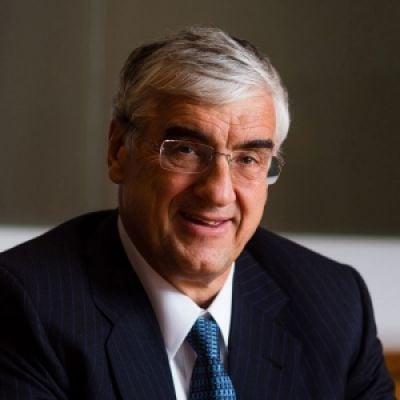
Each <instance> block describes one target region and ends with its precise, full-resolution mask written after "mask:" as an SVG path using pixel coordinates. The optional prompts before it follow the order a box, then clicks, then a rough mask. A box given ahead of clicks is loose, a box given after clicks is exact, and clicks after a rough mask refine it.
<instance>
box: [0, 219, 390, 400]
mask: <svg viewBox="0 0 400 400" xmlns="http://www.w3.org/2000/svg"><path fill="white" fill-rule="evenodd" d="M232 312H233V314H232V326H231V334H230V335H231V336H230V345H229V371H230V375H231V377H232V381H233V383H234V386H235V388H236V391H237V397H238V399H242V400H251V399H268V400H275V399H284V400H288V399H318V400H330V399H393V398H394V396H393V394H392V393H393V392H392V390H393V388H392V383H391V380H390V379H389V378H388V375H387V372H386V369H385V367H384V363H383V359H382V350H381V346H380V343H379V342H378V340H377V339H376V331H375V324H374V320H373V314H372V309H371V303H370V299H369V296H368V293H367V289H366V288H365V286H364V283H363V282H362V280H361V278H360V277H359V275H358V274H357V272H355V271H354V270H353V269H351V268H350V267H346V266H343V265H340V264H337V263H335V262H333V261H330V260H328V259H326V258H324V257H322V256H319V255H317V254H315V253H313V252H311V251H309V250H306V249H304V248H302V247H300V246H298V245H296V244H294V243H292V242H290V241H288V240H286V239H283V238H280V237H278V236H276V235H273V234H271V233H269V232H267V231H265V230H261V229H260V230H258V231H257V233H256V234H255V235H254V237H253V238H252V240H251V241H250V242H249V243H248V245H247V246H246V249H245V251H243V253H242V254H241V256H240V257H239V259H238V260H237V263H236V272H235V277H234V288H233V310H232ZM176 318H179V315H177V316H176ZM0 321H1V327H0V399H1V400H16V399H21V400H30V399H47V400H49V399H72V400H78V399H93V400H103V399H104V400H106V399H107V400H108V399H124V400H128V399H146V400H169V399H174V398H175V394H174V387H173V383H172V378H171V373H170V370H169V366H168V360H167V355H166V352H165V349H164V345H163V339H162V336H161V333H160V329H159V326H158V323H157V320H156V318H155V315H154V313H153V311H152V308H151V305H150V303H149V300H148V298H147V296H146V294H145V292H144V290H143V288H142V286H141V284H140V282H139V280H138V278H137V277H136V275H135V274H134V272H133V271H132V268H131V266H130V265H129V262H128V260H127V258H126V255H125V254H124V251H123V249H122V246H121V243H120V240H119V237H118V233H117V228H116V213H115V212H101V213H93V214H89V215H85V216H82V217H79V218H77V219H75V220H72V221H70V222H67V223H65V224H63V225H61V226H59V227H57V228H55V229H54V230H52V231H50V232H49V233H46V234H45V235H43V236H42V237H40V238H38V239H34V240H32V241H30V242H28V243H26V244H23V245H21V246H18V247H17V248H15V249H12V250H9V251H7V252H5V253H3V254H2V255H0Z"/></svg>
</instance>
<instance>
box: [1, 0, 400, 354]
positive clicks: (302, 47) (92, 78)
mask: <svg viewBox="0 0 400 400" xmlns="http://www.w3.org/2000/svg"><path fill="white" fill-rule="evenodd" d="M399 21H400V2H399V1H398V0H383V1H382V0H379V1H378V0H368V1H347V0H346V1H345V0H336V1H335V2H328V1H320V0H318V1H317V0H309V1H306V2H299V1H295V0H279V1H268V0H246V1H245V2H244V1H240V0H229V1H228V0H218V1H216V0H202V1H201V2H199V1H191V0H172V1H162V0H146V1H123V0H112V1H111V0H79V1H68V2H66V1H58V0H35V1H33V0H32V1H30V0H25V1H18V0H17V1H15V0H2V1H1V2H0V85H1V86H0V87H1V90H0V117H1V141H0V188H1V194H0V228H1V229H2V230H1V231H0V235H1V236H0V238H2V239H0V246H1V240H3V245H2V246H3V248H5V247H8V246H9V245H12V244H13V243H14V242H16V241H19V240H22V238H25V237H28V236H30V235H32V234H36V233H38V232H40V231H42V230H43V229H47V228H48V227H51V226H53V225H55V224H57V223H60V222H61V221H63V220H65V219H67V218H70V217H73V216H75V215H78V214H80V213H83V212H86V211H92V210H96V209H101V208H105V207H115V205H116V198H115V188H114V187H113V186H112V185H111V184H110V183H109V182H108V179H107V174H106V163H105V150H106V143H107V141H106V140H107V127H108V121H109V118H110V109H111V107H110V105H111V99H112V96H113V93H114V91H115V88H116V83H117V79H118V73H119V70H120V68H121V65H122V63H123V61H124V60H125V59H126V57H127V55H128V54H129V52H130V51H131V50H132V49H133V48H134V47H136V46H137V45H139V44H142V43H143V42H145V41H149V40H153V39H156V38H158V37H160V36H162V35H164V34H165V33H168V32H169V31H171V30H176V29H178V28H181V27H184V26H186V25H191V24H212V25H216V26H219V27H221V28H223V29H225V30H227V31H229V32H230V33H232V34H234V35H236V36H239V37H243V38H246V39H248V40H250V41H252V42H253V43H254V44H256V45H257V46H258V47H259V48H260V49H261V50H262V51H263V52H264V53H266V54H267V55H268V56H269V57H270V59H271V60H272V62H273V64H274V65H275V67H276V68H277V69H278V71H279V72H280V73H281V75H282V78H283V80H284V82H285V83H286V86H287V87H288V91H289V95H290V104H291V111H292V118H293V123H292V127H291V130H290V133H289V137H288V140H287V142H286V143H285V145H284V156H285V159H286V166H285V169H284V172H283V174H282V177H281V179H280V181H279V183H278V184H277V185H276V186H274V187H273V188H272V189H271V191H270V198H269V203H268V207H267V210H266V213H265V217H264V219H263V224H264V225H265V226H266V227H268V228H270V229H272V230H274V231H277V232H281V233H283V234H284V235H286V236H289V237H293V238H295V239H297V240H299V241H301V242H303V243H305V244H306V245H309V246H311V247H313V248H316V249H317V250H318V251H322V252H324V253H325V254H328V255H329V256H331V257H333V258H336V259H339V260H341V261H344V262H348V263H351V264H353V265H354V266H355V267H356V268H358V269H359V270H360V271H361V273H362V274H363V276H364V277H365V279H366V280H367V283H368V285H369V286H370V289H371V293H372V295H373V301H374V304H375V307H376V312H377V320H378V328H379V329H380V331H381V332H382V334H381V336H382V338H383V341H384V344H385V347H390V348H392V347H396V346H399V348H400V321H399V320H400V312H399V307H400V300H399V298H400V295H399V291H398V286H399V283H400V213H399V212H398V208H399V205H400V156H399V152H400V134H399V128H398V127H399V126H400V79H399V73H400V56H399V50H400V23H399ZM24 235H25V236H24Z"/></svg>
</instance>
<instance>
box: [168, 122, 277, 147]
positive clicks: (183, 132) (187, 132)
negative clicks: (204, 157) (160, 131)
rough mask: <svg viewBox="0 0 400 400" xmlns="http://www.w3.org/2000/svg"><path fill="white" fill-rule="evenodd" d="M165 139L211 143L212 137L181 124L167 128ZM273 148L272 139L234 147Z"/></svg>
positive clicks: (248, 142)
mask: <svg viewBox="0 0 400 400" xmlns="http://www.w3.org/2000/svg"><path fill="white" fill-rule="evenodd" d="M163 139H164V140H165V139H181V140H185V139H186V140H187V139H189V140H190V139H191V140H195V141H200V142H203V143H205V144H209V143H210V138H209V137H208V136H207V135H206V134H204V133H203V132H201V131H198V130H195V129H191V128H186V127H183V126H179V125H173V126H170V127H169V128H167V129H166V131H165V134H164V136H163ZM262 148H265V149H271V150H272V149H273V148H274V142H273V141H272V139H254V140H249V141H244V142H241V143H237V144H235V146H234V149H262Z"/></svg>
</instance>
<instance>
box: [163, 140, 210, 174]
mask: <svg viewBox="0 0 400 400" xmlns="http://www.w3.org/2000/svg"><path fill="white" fill-rule="evenodd" d="M212 152H213V148H212V147H210V146H207V145H204V144H201V143H192V142H188V141H184V140H164V142H163V143H162V145H161V148H160V164H161V167H162V168H164V169H167V170H170V171H176V172H184V173H198V172H202V171H204V170H205V169H206V168H207V166H208V165H209V162H210V160H211V158H212Z"/></svg>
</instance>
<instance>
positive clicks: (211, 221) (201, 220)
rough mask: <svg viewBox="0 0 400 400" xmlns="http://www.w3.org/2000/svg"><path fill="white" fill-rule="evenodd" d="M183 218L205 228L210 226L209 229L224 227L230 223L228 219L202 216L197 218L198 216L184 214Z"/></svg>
mask: <svg viewBox="0 0 400 400" xmlns="http://www.w3.org/2000/svg"><path fill="white" fill-rule="evenodd" d="M182 215H183V217H184V218H185V219H187V220H189V221H190V222H193V223H195V224H200V225H203V226H209V227H219V226H221V225H223V224H224V223H225V222H227V221H229V219H227V218H217V219H215V218H205V217H202V216H197V215H191V214H187V213H182Z"/></svg>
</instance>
